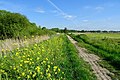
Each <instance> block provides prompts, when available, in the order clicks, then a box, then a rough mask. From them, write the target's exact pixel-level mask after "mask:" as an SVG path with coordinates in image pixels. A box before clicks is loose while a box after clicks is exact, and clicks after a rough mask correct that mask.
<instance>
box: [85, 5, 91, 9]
mask: <svg viewBox="0 0 120 80" xmlns="http://www.w3.org/2000/svg"><path fill="white" fill-rule="evenodd" d="M83 8H84V9H90V8H92V7H91V6H84V7H83Z"/></svg>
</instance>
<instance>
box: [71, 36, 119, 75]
mask: <svg viewBox="0 0 120 80" xmlns="http://www.w3.org/2000/svg"><path fill="white" fill-rule="evenodd" d="M87 35H89V34H81V35H73V34H71V37H72V38H74V39H75V40H76V41H78V42H79V45H80V46H82V47H86V48H87V49H88V50H90V51H92V52H93V53H95V54H97V55H99V56H100V57H101V58H103V60H105V61H107V63H108V64H110V65H112V66H113V67H114V69H116V70H120V45H119V41H120V39H119V38H114V37H112V38H111V36H106V37H100V36H99V37H95V36H94V35H93V36H94V37H88V36H87ZM112 72H114V73H115V74H117V76H120V72H119V71H117V72H116V71H112Z"/></svg>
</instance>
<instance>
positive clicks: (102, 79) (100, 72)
mask: <svg viewBox="0 0 120 80" xmlns="http://www.w3.org/2000/svg"><path fill="white" fill-rule="evenodd" d="M68 38H69V40H70V41H71V42H72V43H73V44H74V45H75V47H76V48H77V49H78V51H79V56H80V57H82V58H83V60H85V61H86V62H88V63H89V64H90V66H91V68H92V69H93V73H95V75H96V77H97V79H98V80H112V79H111V77H110V76H108V75H107V74H111V73H110V72H109V71H108V70H107V69H105V68H103V67H101V66H100V65H99V64H98V61H99V60H100V58H99V57H98V56H97V55H94V54H88V53H87V52H86V49H85V48H81V47H79V46H78V45H77V42H76V41H75V40H73V39H72V38H71V37H70V36H68Z"/></svg>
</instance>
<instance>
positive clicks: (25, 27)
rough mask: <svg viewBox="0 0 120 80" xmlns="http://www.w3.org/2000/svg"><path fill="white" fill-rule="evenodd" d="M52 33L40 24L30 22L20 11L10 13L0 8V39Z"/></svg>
mask: <svg viewBox="0 0 120 80" xmlns="http://www.w3.org/2000/svg"><path fill="white" fill-rule="evenodd" d="M46 33H53V32H52V31H50V30H48V29H46V27H43V28H41V26H39V27H38V26H36V24H35V23H31V22H30V21H29V20H28V19H27V17H26V16H24V15H21V14H20V13H12V12H9V11H6V10H0V39H6V38H21V37H23V36H27V37H30V36H31V35H42V34H46Z"/></svg>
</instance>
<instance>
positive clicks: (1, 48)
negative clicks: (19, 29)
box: [0, 35, 50, 55]
mask: <svg viewBox="0 0 120 80" xmlns="http://www.w3.org/2000/svg"><path fill="white" fill-rule="evenodd" d="M49 38H50V37H49V36H48V35H44V36H35V37H34V36H32V38H29V39H24V40H23V39H21V40H19V39H6V40H4V41H0V53H4V54H6V52H7V51H11V50H13V49H17V48H20V47H27V46H29V45H30V44H34V43H39V42H41V41H43V40H47V39H49ZM1 55H2V54H1Z"/></svg>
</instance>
